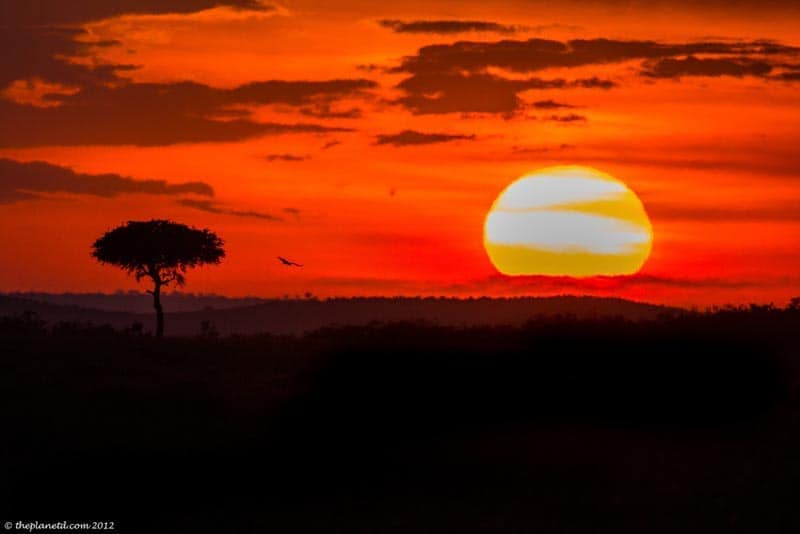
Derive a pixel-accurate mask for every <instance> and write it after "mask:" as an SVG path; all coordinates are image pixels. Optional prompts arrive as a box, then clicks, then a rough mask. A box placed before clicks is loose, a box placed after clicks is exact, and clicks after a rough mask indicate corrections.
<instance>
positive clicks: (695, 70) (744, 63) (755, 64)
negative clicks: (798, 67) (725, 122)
mask: <svg viewBox="0 0 800 534" xmlns="http://www.w3.org/2000/svg"><path fill="white" fill-rule="evenodd" d="M771 71H772V65H770V64H769V63H767V62H765V61H759V60H752V59H747V58H707V59H698V58H696V57H694V56H688V57H685V58H683V59H675V58H665V59H660V60H658V61H656V62H654V63H651V64H647V65H646V70H644V71H643V72H642V74H643V75H644V76H649V77H651V78H681V77H683V76H715V77H716V76H736V77H742V76H759V77H765V76H767V75H768V74H769V73H770V72H771Z"/></svg>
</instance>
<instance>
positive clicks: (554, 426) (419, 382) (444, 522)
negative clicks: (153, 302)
mask: <svg viewBox="0 0 800 534" xmlns="http://www.w3.org/2000/svg"><path fill="white" fill-rule="evenodd" d="M799 326H800V312H798V311H796V310H778V309H772V308H769V307H754V308H752V309H746V310H744V309H742V310H723V311H719V312H716V313H710V314H691V313H685V314H668V315H665V316H663V317H660V318H658V319H653V320H643V321H635V322H634V321H629V320H624V319H594V320H581V319H575V318H570V317H551V318H540V319H536V320H534V321H532V322H530V323H528V324H526V325H525V326H522V327H486V328H481V327H471V328H453V327H438V326H432V325H428V324H425V323H394V324H374V325H371V326H368V327H341V328H329V329H322V330H318V331H316V332H314V333H311V334H307V335H304V336H271V335H261V336H246V337H242V336H240V337H224V338H221V337H214V336H213V335H209V336H205V337H196V338H172V339H170V338H166V339H163V340H156V339H154V338H151V337H149V336H143V335H134V334H131V333H127V334H126V333H121V332H115V331H113V330H111V329H110V328H102V327H85V326H80V325H74V324H72V325H70V324H61V325H45V324H41V323H40V322H38V321H37V320H36V318H35V317H31V316H27V317H25V316H18V317H14V318H7V319H4V320H2V322H0V330H1V332H0V342H2V356H1V357H0V362H1V365H2V369H0V381H2V396H3V400H2V408H0V409H1V410H2V428H3V431H2V433H3V435H4V437H3V439H2V445H0V447H2V458H3V460H2V478H3V480H4V482H5V483H4V484H3V487H4V494H5V495H4V496H3V499H2V502H3V506H2V508H3V517H2V518H0V519H2V520H5V519H6V518H8V519H28V520H34V519H36V520H39V521H43V520H46V519H50V520H63V519H77V520H114V521H116V524H117V528H118V531H120V532H250V531H252V532H313V531H321V532H344V533H349V532H478V531H485V532H604V533H605V532H608V533H622V532H631V533H634V532H635V533H641V532H647V533H660V532H748V533H771V532H797V531H800V510H798V508H799V507H798V506H797V503H798V497H797V487H798V484H800V452H798V451H800V388H799V385H800V342H799V341H798V339H797V332H798V330H799V329H798V327H799Z"/></svg>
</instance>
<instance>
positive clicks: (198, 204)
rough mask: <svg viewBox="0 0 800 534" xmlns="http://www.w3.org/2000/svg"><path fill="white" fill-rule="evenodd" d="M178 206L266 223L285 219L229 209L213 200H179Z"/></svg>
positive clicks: (255, 212) (257, 212) (266, 214)
mask: <svg viewBox="0 0 800 534" xmlns="http://www.w3.org/2000/svg"><path fill="white" fill-rule="evenodd" d="M178 204H180V205H181V206H185V207H187V208H192V209H196V210H200V211H205V212H207V213H217V214H220V215H233V216H234V217H251V218H253V219H262V220H265V221H282V220H283V219H282V218H280V217H277V216H275V215H270V214H269V213H262V212H259V211H241V210H236V209H231V208H227V207H225V206H223V205H221V204H219V203H217V202H214V201H212V200H195V199H191V198H182V199H180V200H178Z"/></svg>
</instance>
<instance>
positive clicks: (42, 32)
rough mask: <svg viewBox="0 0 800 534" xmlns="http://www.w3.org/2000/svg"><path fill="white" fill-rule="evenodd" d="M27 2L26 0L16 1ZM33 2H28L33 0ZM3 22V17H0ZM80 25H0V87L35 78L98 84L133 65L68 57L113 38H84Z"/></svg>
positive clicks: (81, 54) (81, 55)
mask: <svg viewBox="0 0 800 534" xmlns="http://www.w3.org/2000/svg"><path fill="white" fill-rule="evenodd" d="M19 3H20V4H29V2H19ZM34 3H35V2H30V4H34ZM0 20H2V21H3V23H5V21H6V20H7V19H5V18H3V17H0ZM0 24H2V23H0ZM87 35H88V33H87V32H86V30H84V29H81V28H52V27H43V28H39V27H37V28H17V27H9V26H2V25H0V46H2V50H3V53H2V54H0V88H3V87H6V86H8V84H10V83H11V82H13V81H15V80H31V79H39V80H43V81H46V82H51V83H60V84H63V85H71V86H84V85H88V84H102V83H107V82H111V81H116V80H118V79H119V77H120V76H119V75H120V73H121V72H124V71H127V70H131V69H133V68H135V66H133V65H117V64H102V63H101V64H94V63H90V62H82V63H77V62H74V61H70V60H69V58H87V57H89V56H91V53H92V50H93V49H95V48H98V47H108V46H114V45H116V44H117V43H116V41H86V40H85V38H86V37H87Z"/></svg>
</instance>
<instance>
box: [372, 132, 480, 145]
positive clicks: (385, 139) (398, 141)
mask: <svg viewBox="0 0 800 534" xmlns="http://www.w3.org/2000/svg"><path fill="white" fill-rule="evenodd" d="M375 139H376V142H375V144H376V145H393V146H409V145H429V144H433V143H446V142H448V141H457V140H464V139H469V140H471V139H475V136H474V135H460V134H442V133H423V132H417V131H414V130H403V131H402V132H400V133H397V134H384V135H378V136H376V138H375Z"/></svg>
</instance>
